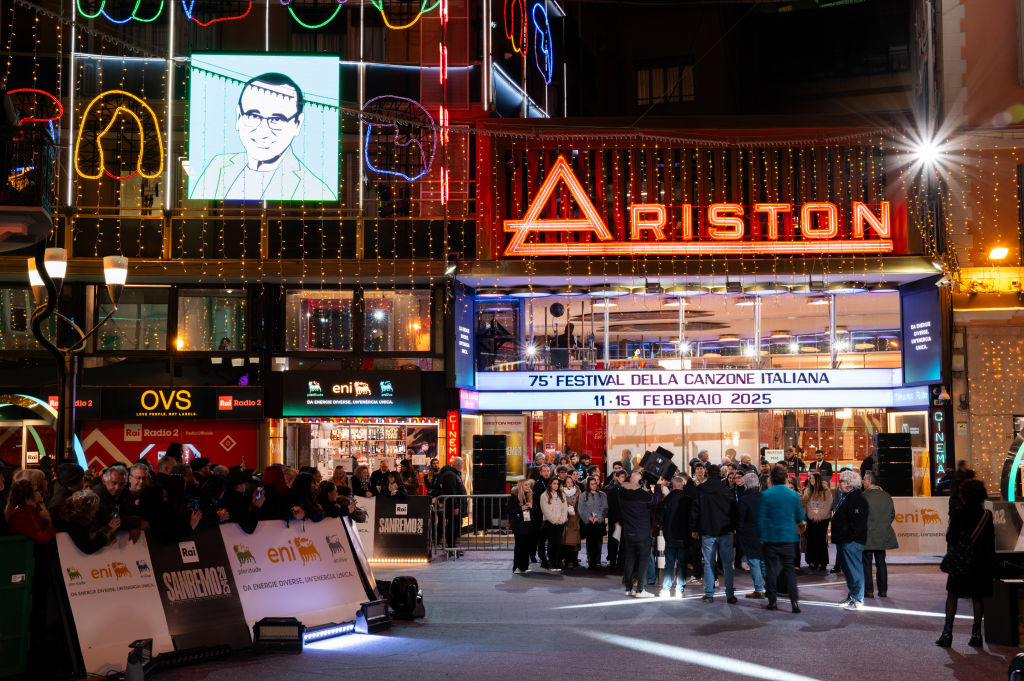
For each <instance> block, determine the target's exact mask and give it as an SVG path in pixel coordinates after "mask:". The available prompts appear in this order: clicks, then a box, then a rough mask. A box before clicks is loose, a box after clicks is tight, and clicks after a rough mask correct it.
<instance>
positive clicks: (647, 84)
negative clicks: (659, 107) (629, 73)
mask: <svg viewBox="0 0 1024 681" xmlns="http://www.w3.org/2000/svg"><path fill="white" fill-rule="evenodd" d="M694 99H695V94H694V90H693V66H678V65H677V66H646V67H641V68H638V69H637V72H636V103H637V104H640V105H647V104H666V103H678V102H692V101H694Z"/></svg>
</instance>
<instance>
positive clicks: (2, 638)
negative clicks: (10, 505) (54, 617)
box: [0, 537, 35, 676]
mask: <svg viewBox="0 0 1024 681" xmlns="http://www.w3.org/2000/svg"><path fill="white" fill-rule="evenodd" d="M34 550H35V547H34V545H33V544H32V541H31V540H30V539H28V538H27V537H0V612H2V613H4V616H3V617H0V676H11V675H14V674H23V673H24V672H25V663H26V661H27V659H28V618H29V613H30V612H31V610H32V574H33V570H34V569H35V554H34Z"/></svg>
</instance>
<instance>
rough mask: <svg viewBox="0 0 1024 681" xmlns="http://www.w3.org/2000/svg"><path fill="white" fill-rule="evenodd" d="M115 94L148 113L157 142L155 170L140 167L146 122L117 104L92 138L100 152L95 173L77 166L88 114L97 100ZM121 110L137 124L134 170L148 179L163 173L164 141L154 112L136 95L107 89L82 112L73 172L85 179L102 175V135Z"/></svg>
mask: <svg viewBox="0 0 1024 681" xmlns="http://www.w3.org/2000/svg"><path fill="white" fill-rule="evenodd" d="M115 95H122V96H124V97H127V98H128V99H130V100H132V101H133V102H135V103H137V104H138V105H139V106H141V107H142V109H143V110H144V111H145V112H146V113H148V114H149V119H148V120H149V121H150V122H151V123H152V129H153V130H154V131H156V144H157V149H158V150H159V152H160V163H159V165H158V166H157V169H156V171H155V172H153V173H147V172H146V171H145V170H144V169H143V167H142V157H143V155H144V154H145V153H146V122H145V121H144V120H143V119H142V118H141V117H140V116H139V115H137V114H136V113H135V112H134V111H132V110H131V109H129V108H128V107H126V106H118V107H117V108H116V109H114V113H113V115H112V116H111V117H110V122H109V123H107V125H106V126H105V127H104V128H103V130H102V131H101V132H100V134H99V135H97V136H96V139H95V140H93V143H94V144H95V145H96V146H97V147H98V148H99V152H100V165H99V168H98V169H97V170H96V173H95V174H90V173H87V172H85V171H83V170H82V168H81V167H80V166H79V163H78V158H79V149H80V146H81V143H82V132H83V131H84V130H85V122H86V121H88V120H89V114H90V112H91V111H92V108H93V106H94V105H96V103H97V102H100V101H101V100H103V99H105V98H108V97H112V96H115ZM122 112H123V113H126V114H128V115H129V116H131V117H132V118H133V119H134V120H135V124H136V125H137V126H138V130H139V139H140V143H139V156H138V159H137V160H136V162H135V167H136V170H137V171H138V173H139V176H141V177H144V178H146V179H149V180H152V179H154V178H156V177H159V176H160V175H161V173H163V171H164V142H163V138H162V136H161V135H160V123H159V122H158V120H157V117H156V113H155V112H154V111H153V109H152V108H150V106H149V105H148V104H146V103H145V102H144V101H142V100H141V99H139V98H138V97H136V96H135V95H133V94H132V93H130V92H125V91H124V90H107V91H106V92H101V93H100V94H98V95H96V97H95V98H93V100H92V101H91V102H89V106H87V107H85V113H83V114H82V120H81V124H80V125H79V127H78V135H77V137H76V138H75V172H76V173H78V174H79V175H81V176H82V177H84V178H86V179H89V180H98V179H99V178H101V177H102V176H103V173H104V171H105V170H106V162H105V159H104V157H103V144H102V140H103V137H104V136H105V135H106V134H107V133H108V132H110V129H111V128H112V127H113V126H114V123H116V122H117V117H118V115H119V114H121V113H122ZM111 177H114V176H113V175H112V174H111ZM115 179H119V178H116V177H115Z"/></svg>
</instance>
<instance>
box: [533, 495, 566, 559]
mask: <svg viewBox="0 0 1024 681" xmlns="http://www.w3.org/2000/svg"><path fill="white" fill-rule="evenodd" d="M540 511H541V513H542V514H543V516H544V527H543V530H542V532H543V535H542V537H543V541H544V542H545V544H546V546H547V554H546V557H547V560H546V561H544V562H542V563H541V567H543V568H545V569H547V570H551V571H552V572H561V571H562V568H561V567H560V566H561V564H562V533H563V532H564V531H565V521H566V520H568V519H569V502H568V501H567V500H566V498H565V493H564V492H562V483H561V481H560V480H559V479H558V478H551V479H550V480H548V484H547V489H545V490H544V493H543V494H541V495H540Z"/></svg>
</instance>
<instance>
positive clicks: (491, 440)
mask: <svg viewBox="0 0 1024 681" xmlns="http://www.w3.org/2000/svg"><path fill="white" fill-rule="evenodd" d="M473 449H474V450H475V449H500V450H501V451H505V436H504V435H474V436H473Z"/></svg>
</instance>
